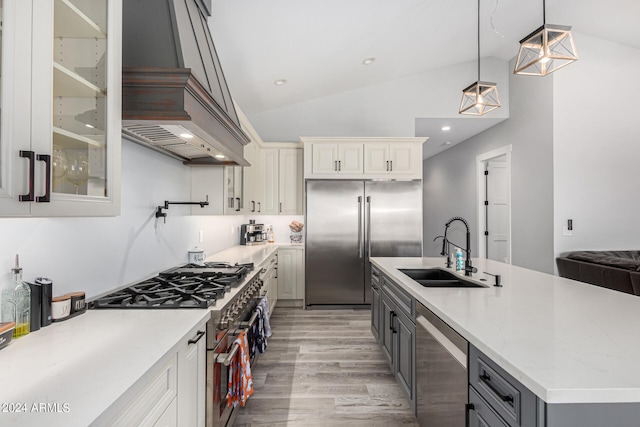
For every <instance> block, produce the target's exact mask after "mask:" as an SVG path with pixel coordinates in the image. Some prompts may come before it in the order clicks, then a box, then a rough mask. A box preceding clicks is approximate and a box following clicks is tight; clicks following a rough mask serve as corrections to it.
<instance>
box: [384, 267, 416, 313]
mask: <svg viewBox="0 0 640 427" xmlns="http://www.w3.org/2000/svg"><path fill="white" fill-rule="evenodd" d="M382 287H383V288H384V289H385V290H386V291H387V292H388V293H389V295H390V296H391V298H392V299H393V301H394V302H395V303H396V306H397V307H396V308H397V309H399V310H402V311H404V313H405V314H406V315H407V316H408V317H409V318H410V319H411V320H412V321H413V322H414V323H415V318H416V303H415V300H414V299H413V298H412V297H411V296H409V295H408V294H406V293H405V292H404V291H403V290H402V289H400V288H399V287H397V286H396V284H395V283H393V282H392V281H391V280H389V279H387V277H386V276H382Z"/></svg>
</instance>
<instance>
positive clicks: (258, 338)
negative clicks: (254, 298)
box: [251, 297, 271, 353]
mask: <svg viewBox="0 0 640 427" xmlns="http://www.w3.org/2000/svg"><path fill="white" fill-rule="evenodd" d="M256 311H257V312H258V317H257V319H256V322H255V323H254V324H253V325H252V326H251V335H252V338H253V339H252V344H253V345H252V347H251V350H252V351H251V352H252V353H255V352H256V351H257V352H259V353H264V352H265V351H266V350H267V338H268V337H270V336H271V325H270V324H269V300H268V299H267V297H262V298H260V300H259V302H258V305H257V306H256Z"/></svg>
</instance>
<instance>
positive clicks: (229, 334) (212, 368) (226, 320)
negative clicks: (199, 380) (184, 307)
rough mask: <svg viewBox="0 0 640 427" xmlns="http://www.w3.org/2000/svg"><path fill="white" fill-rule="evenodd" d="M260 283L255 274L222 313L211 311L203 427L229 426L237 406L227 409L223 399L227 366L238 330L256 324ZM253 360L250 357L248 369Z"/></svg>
mask: <svg viewBox="0 0 640 427" xmlns="http://www.w3.org/2000/svg"><path fill="white" fill-rule="evenodd" d="M261 291H262V281H261V280H260V279H259V277H258V275H257V274H256V275H255V276H254V278H253V279H251V280H250V283H249V284H248V285H247V286H246V287H245V289H244V290H243V291H241V292H239V293H238V294H237V295H236V297H235V298H234V299H233V300H232V301H230V302H229V303H228V304H227V305H226V306H225V308H224V309H223V310H220V311H214V312H212V317H211V319H210V320H209V322H208V323H207V403H206V412H207V414H206V419H207V423H206V425H207V427H228V426H232V425H233V422H234V420H235V417H236V415H237V409H239V408H238V407H236V408H234V407H230V405H229V404H228V399H227V391H228V380H229V365H230V363H231V361H232V360H233V358H234V356H235V354H236V352H237V351H238V346H237V344H234V341H235V339H236V338H237V336H238V334H239V333H240V331H242V330H245V331H248V329H249V328H251V327H252V325H253V324H254V323H255V322H256V320H257V316H258V311H257V310H256V306H257V304H258V298H259V297H260V295H261ZM256 360H257V357H254V358H252V360H251V367H252V368H253V366H254V365H255V362H256Z"/></svg>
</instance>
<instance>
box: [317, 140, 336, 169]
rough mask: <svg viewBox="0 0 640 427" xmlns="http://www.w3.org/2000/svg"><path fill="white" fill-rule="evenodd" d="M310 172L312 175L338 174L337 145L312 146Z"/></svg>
mask: <svg viewBox="0 0 640 427" xmlns="http://www.w3.org/2000/svg"><path fill="white" fill-rule="evenodd" d="M311 150H312V152H311V155H312V167H311V169H312V172H313V173H314V174H331V175H332V174H335V173H337V172H338V145H337V144H312V145H311Z"/></svg>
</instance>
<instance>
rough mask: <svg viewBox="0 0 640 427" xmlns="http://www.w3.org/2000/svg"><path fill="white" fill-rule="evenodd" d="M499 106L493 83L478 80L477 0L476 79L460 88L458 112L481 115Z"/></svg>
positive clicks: (495, 87)
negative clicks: (460, 95)
mask: <svg viewBox="0 0 640 427" xmlns="http://www.w3.org/2000/svg"><path fill="white" fill-rule="evenodd" d="M498 107H500V97H499V96H498V88H497V86H496V84H495V83H490V82H483V81H481V80H480V0H478V80H477V81H476V82H474V83H471V84H470V85H469V86H467V87H466V88H464V89H463V90H462V101H461V102H460V110H459V111H458V113H459V114H468V115H472V116H482V115H484V114H487V113H488V112H489V111H493V110H495V109H496V108H498Z"/></svg>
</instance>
